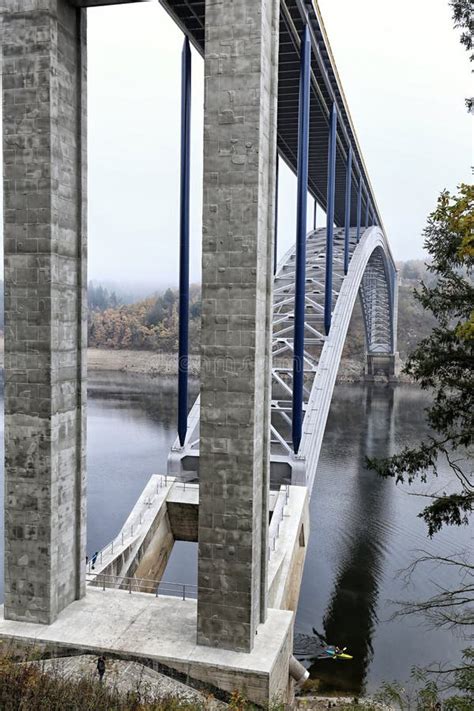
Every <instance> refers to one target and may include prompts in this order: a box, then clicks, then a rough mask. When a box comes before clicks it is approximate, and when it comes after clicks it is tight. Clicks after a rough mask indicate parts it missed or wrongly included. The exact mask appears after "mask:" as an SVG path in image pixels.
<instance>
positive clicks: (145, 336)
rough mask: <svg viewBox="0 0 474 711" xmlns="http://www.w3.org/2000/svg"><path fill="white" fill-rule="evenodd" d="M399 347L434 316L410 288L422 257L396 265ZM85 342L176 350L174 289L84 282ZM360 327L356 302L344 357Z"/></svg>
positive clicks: (412, 341)
mask: <svg viewBox="0 0 474 711" xmlns="http://www.w3.org/2000/svg"><path fill="white" fill-rule="evenodd" d="M398 267H399V277H400V279H399V282H400V285H399V300H398V308H399V311H398V348H399V352H400V356H401V358H402V359H405V358H406V356H407V354H408V353H409V352H410V351H411V350H413V348H414V346H415V345H416V344H417V343H418V342H419V341H420V340H421V339H422V338H424V337H425V336H427V335H428V333H429V332H430V331H431V329H432V327H433V325H434V320H433V317H432V316H431V315H429V314H427V313H426V312H424V311H423V309H422V308H421V306H420V304H419V303H418V301H416V300H415V298H414V296H413V290H414V288H415V287H417V286H418V285H419V283H420V280H424V281H425V282H427V283H429V282H430V281H431V278H432V277H431V275H430V273H429V272H427V270H426V266H425V264H424V263H423V261H421V260H418V261H408V262H401V263H400V264H399V265H398ZM88 299H89V324H88V326H89V328H88V331H89V345H90V346H92V347H95V348H111V349H137V350H138V349H140V350H153V351H157V352H161V353H175V352H176V351H177V349H178V291H177V290H175V289H167V290H166V291H164V292H163V293H156V294H154V295H151V296H149V297H148V298H146V299H142V300H139V301H138V300H137V301H134V297H133V294H130V293H125V292H124V293H120V291H114V290H109V289H107V288H106V287H104V286H102V285H100V284H95V283H93V282H90V283H89V287H88ZM200 319H201V293H200V287H199V286H198V285H193V286H191V290H190V351H191V353H198V351H199V332H200ZM0 329H3V283H1V282H0ZM363 354H364V326H363V322H362V313H361V310H360V305H359V303H358V302H357V303H356V307H355V309H354V314H353V316H352V319H351V325H350V328H349V334H348V337H347V340H346V345H345V348H344V356H345V357H346V358H350V359H352V360H359V359H362V357H363Z"/></svg>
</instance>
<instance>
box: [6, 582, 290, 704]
mask: <svg viewBox="0 0 474 711" xmlns="http://www.w3.org/2000/svg"><path fill="white" fill-rule="evenodd" d="M196 627H197V604H196V601H195V600H185V601H184V600H178V599H177V598H175V597H159V598H156V597H155V596H154V595H149V594H146V593H135V592H134V593H133V594H131V595H130V594H129V593H128V592H126V591H124V590H111V589H107V590H100V589H97V588H88V589H87V594H86V596H85V597H84V598H82V599H81V600H77V601H76V602H73V603H72V604H71V605H69V607H68V608H67V609H65V610H63V611H62V612H61V613H60V615H59V617H58V618H57V620H56V621H55V622H54V623H53V624H51V625H48V626H45V625H39V624H33V623H28V622H16V621H11V620H5V619H4V617H3V608H2V610H1V613H0V639H14V640H17V641H23V642H31V643H37V644H47V645H48V647H49V648H50V647H51V646H53V647H55V648H56V650H57V654H58V655H59V654H61V650H62V652H63V653H64V651H65V650H68V651H71V650H74V651H75V652H77V653H85V652H89V653H93V654H96V655H97V654H99V653H101V654H105V655H107V654H113V655H115V656H118V657H120V658H123V659H130V660H138V661H143V660H147V662H148V663H150V662H151V663H152V666H154V667H155V668H156V669H158V670H165V671H166V669H168V670H174V672H177V673H179V674H180V675H182V676H181V679H183V678H184V679H186V678H189V679H191V680H196V681H199V682H204V683H205V684H209V685H210V686H211V687H214V688H218V689H221V690H224V691H225V692H228V693H232V691H234V690H235V689H238V690H239V691H240V692H241V693H242V694H243V695H244V696H245V697H246V698H248V699H249V700H250V701H252V702H253V703H256V704H259V705H262V706H264V705H267V704H268V703H269V701H276V700H281V701H284V702H286V701H287V695H288V688H289V687H291V684H289V661H290V657H291V654H292V648H293V646H292V645H293V613H292V612H288V611H286V610H273V609H270V610H268V619H267V621H266V623H265V624H263V625H260V626H259V628H258V634H257V636H256V638H255V644H254V647H253V650H252V652H251V653H250V654H245V653H239V652H232V651H230V650H222V649H213V648H212V647H204V646H200V645H198V644H197V642H196Z"/></svg>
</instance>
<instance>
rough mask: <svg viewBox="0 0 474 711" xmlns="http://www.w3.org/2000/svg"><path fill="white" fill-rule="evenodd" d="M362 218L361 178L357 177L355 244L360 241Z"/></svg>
mask: <svg viewBox="0 0 474 711" xmlns="http://www.w3.org/2000/svg"><path fill="white" fill-rule="evenodd" d="M361 218H362V177H361V176H359V191H358V193H357V242H359V240H360V221H361Z"/></svg>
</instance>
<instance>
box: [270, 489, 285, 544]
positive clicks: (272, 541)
mask: <svg viewBox="0 0 474 711" xmlns="http://www.w3.org/2000/svg"><path fill="white" fill-rule="evenodd" d="M282 489H283V491H284V497H285V500H284V502H283V505H282V506H281V507H280V508H279V509H278V514H277V515H278V521H277V524H276V532H275V533H274V534H273V536H271V537H269V540H268V549H269V550H268V557H269V558H270V557H271V555H272V553H273V551H274V550H275V548H276V542H277V540H278V538H279V537H280V524H281V522H282V521H283V518H284V516H285V506H286V505H287V504H288V501H289V498H290V486H289V484H285V485H284V486H281V488H280V494H279V496H278V498H277V501H276V503H275V509H274V511H275V510H276V508H277V506H278V499H279V498H280V495H281V494H282ZM273 515H275V513H274V514H273ZM275 520H276V519H275ZM271 523H272V524H273V525H275V524H274V521H273V516H272V521H271Z"/></svg>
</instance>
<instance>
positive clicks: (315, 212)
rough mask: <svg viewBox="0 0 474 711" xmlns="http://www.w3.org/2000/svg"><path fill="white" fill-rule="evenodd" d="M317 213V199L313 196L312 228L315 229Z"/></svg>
mask: <svg viewBox="0 0 474 711" xmlns="http://www.w3.org/2000/svg"><path fill="white" fill-rule="evenodd" d="M317 213H318V201H317V200H316V198H314V212H313V230H315V229H316V217H317Z"/></svg>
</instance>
